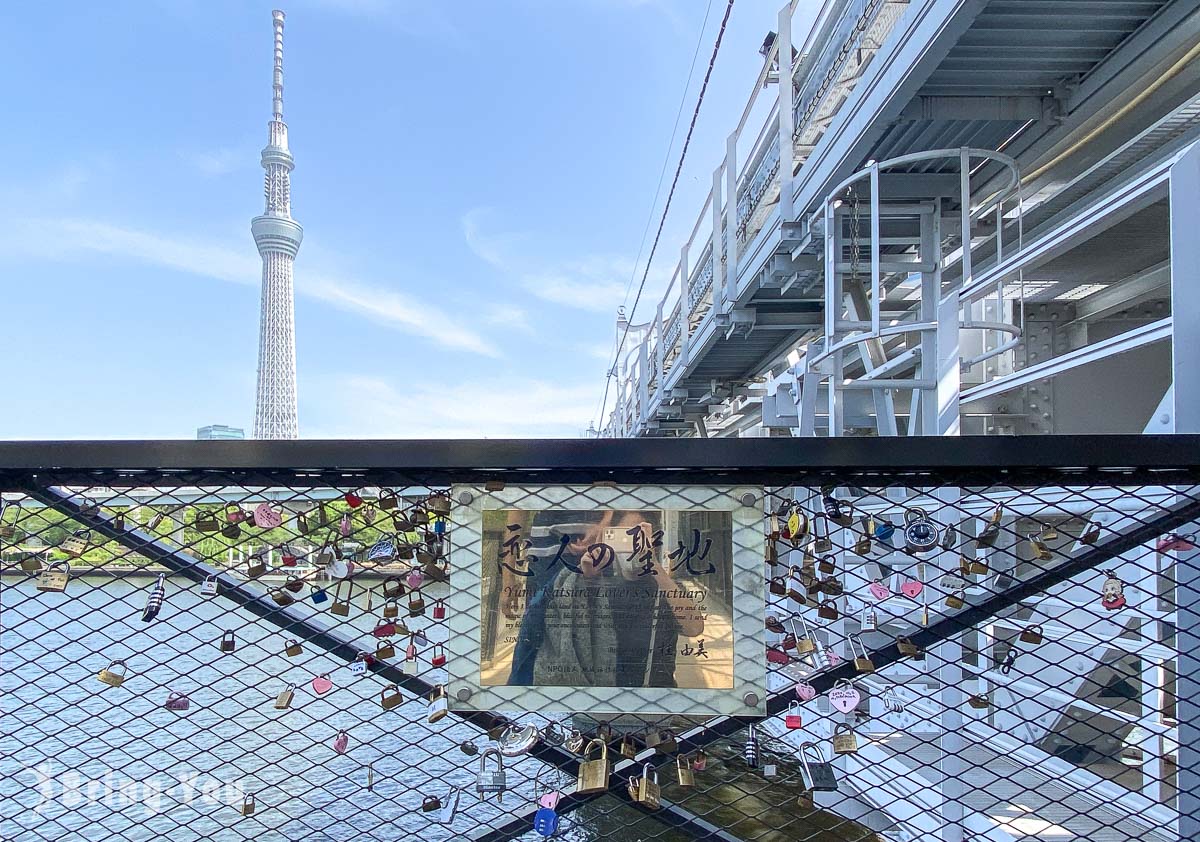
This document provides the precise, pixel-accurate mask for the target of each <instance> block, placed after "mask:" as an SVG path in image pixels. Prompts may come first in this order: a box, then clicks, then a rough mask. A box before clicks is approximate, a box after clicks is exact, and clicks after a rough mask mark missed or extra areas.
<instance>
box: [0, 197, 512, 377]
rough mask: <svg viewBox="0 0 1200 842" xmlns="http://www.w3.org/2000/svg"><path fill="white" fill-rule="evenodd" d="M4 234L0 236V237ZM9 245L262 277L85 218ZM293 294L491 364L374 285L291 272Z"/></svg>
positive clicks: (492, 352) (472, 337)
mask: <svg viewBox="0 0 1200 842" xmlns="http://www.w3.org/2000/svg"><path fill="white" fill-rule="evenodd" d="M2 236H3V235H0V238H2ZM9 236H10V237H11V241H8V242H5V241H4V240H3V239H0V245H2V246H3V248H0V252H7V253H8V254H18V253H22V254H32V255H34V256H37V257H41V258H44V259H54V260H59V259H68V258H70V257H72V256H78V255H79V254H80V253H100V254H108V255H112V256H114V257H118V258H123V259H129V260H136V261H139V262H142V263H147V264H150V265H153V266H163V267H166V268H169V269H175V270H178V271H182V272H188V273H191V274H195V275H200V276H204V277H210V278H216V279H217V280H221V281H227V282H230V283H237V284H246V285H250V286H257V285H258V284H259V282H260V276H261V273H262V269H261V263H260V260H259V258H258V256H257V255H255V254H252V253H248V251H249V250H248V249H233V248H229V247H228V246H225V245H222V244H219V243H213V242H204V241H199V240H191V239H188V238H184V237H173V236H163V235H160V234H155V233H152V232H149V231H143V230H138V229H135V228H127V227H123V226H119V225H112V224H110V223H106V222H101V221H98V220H91V219H79V218H65V219H31V220H26V221H24V222H23V223H22V224H19V225H16V226H14V227H11V228H10V229H9ZM296 292H297V293H298V294H299V295H304V296H308V297H310V298H314V299H318V300H320V301H325V302H327V303H329V304H331V305H333V306H334V307H337V308H338V309H341V310H345V311H347V312H351V313H356V314H358V315H361V316H365V317H366V318H369V319H371V320H372V321H375V322H377V323H379V324H382V325H384V326H386V327H391V328H395V329H398V330H402V331H404V332H406V333H410V334H414V335H417V336H424V337H426V338H428V339H430V340H432V341H434V342H436V343H437V344H439V345H442V346H444V347H447V348H453V349H455V350H460V351H471V352H473V353H477V354H483V355H485V356H489V357H499V356H501V354H500V352H499V350H498V349H497V348H496V347H495V346H494V345H493V344H491V343H489V342H488V341H486V340H485V339H484V338H483V337H482V336H481V335H479V334H478V333H476V332H475V331H473V330H471V329H469V328H467V327H464V326H462V324H461V320H459V319H455V318H451V317H450V316H449V314H447V313H444V312H442V311H441V310H439V309H438V308H436V307H434V306H431V305H429V304H425V303H424V302H421V301H418V300H416V299H413V298H411V297H409V296H406V295H403V294H401V293H398V292H395V291H394V290H391V289H388V288H387V287H384V286H381V285H378V284H367V283H363V282H361V281H357V280H354V279H350V278H343V277H340V276H337V275H334V274H331V273H323V272H319V271H306V270H304V269H303V267H302V266H301V267H299V268H298V271H297V273H296Z"/></svg>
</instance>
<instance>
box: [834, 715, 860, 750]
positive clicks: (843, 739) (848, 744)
mask: <svg viewBox="0 0 1200 842" xmlns="http://www.w3.org/2000/svg"><path fill="white" fill-rule="evenodd" d="M857 751H858V738H857V737H855V736H854V731H853V729H851V727H850V726H849V725H847V724H846V723H844V722H843V723H840V724H838V725H835V726H834V729H833V753H834V754H854V753H855V752H857Z"/></svg>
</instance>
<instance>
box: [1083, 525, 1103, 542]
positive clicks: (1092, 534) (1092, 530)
mask: <svg viewBox="0 0 1200 842" xmlns="http://www.w3.org/2000/svg"><path fill="white" fill-rule="evenodd" d="M1098 540H1100V524H1098V523H1095V522H1089V523H1088V525H1087V526H1085V527H1084V528H1083V532H1081V533H1080V534H1079V541H1080V543H1083V544H1089V545H1091V544H1095V543H1096V542H1097V541H1098Z"/></svg>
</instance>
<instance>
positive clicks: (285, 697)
mask: <svg viewBox="0 0 1200 842" xmlns="http://www.w3.org/2000/svg"><path fill="white" fill-rule="evenodd" d="M295 689H296V685H295V684H289V685H288V686H287V689H286V690H284V691H283V692H282V693H280V694H279V695H278V696H276V697H275V710H287V709H288V708H290V707H291V706H292V696H293V695H294V691H295Z"/></svg>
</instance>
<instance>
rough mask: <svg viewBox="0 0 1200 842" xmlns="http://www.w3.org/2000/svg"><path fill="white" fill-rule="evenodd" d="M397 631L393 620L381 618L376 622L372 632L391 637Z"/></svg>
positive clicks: (377, 635) (378, 635) (379, 635)
mask: <svg viewBox="0 0 1200 842" xmlns="http://www.w3.org/2000/svg"><path fill="white" fill-rule="evenodd" d="M395 633H396V624H395V623H393V622H392V621H391V620H380V621H379V622H378V623H376V624H375V629H374V631H372V632H371V634H373V635H375V636H376V637H391V636H392V635H394V634H395Z"/></svg>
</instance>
